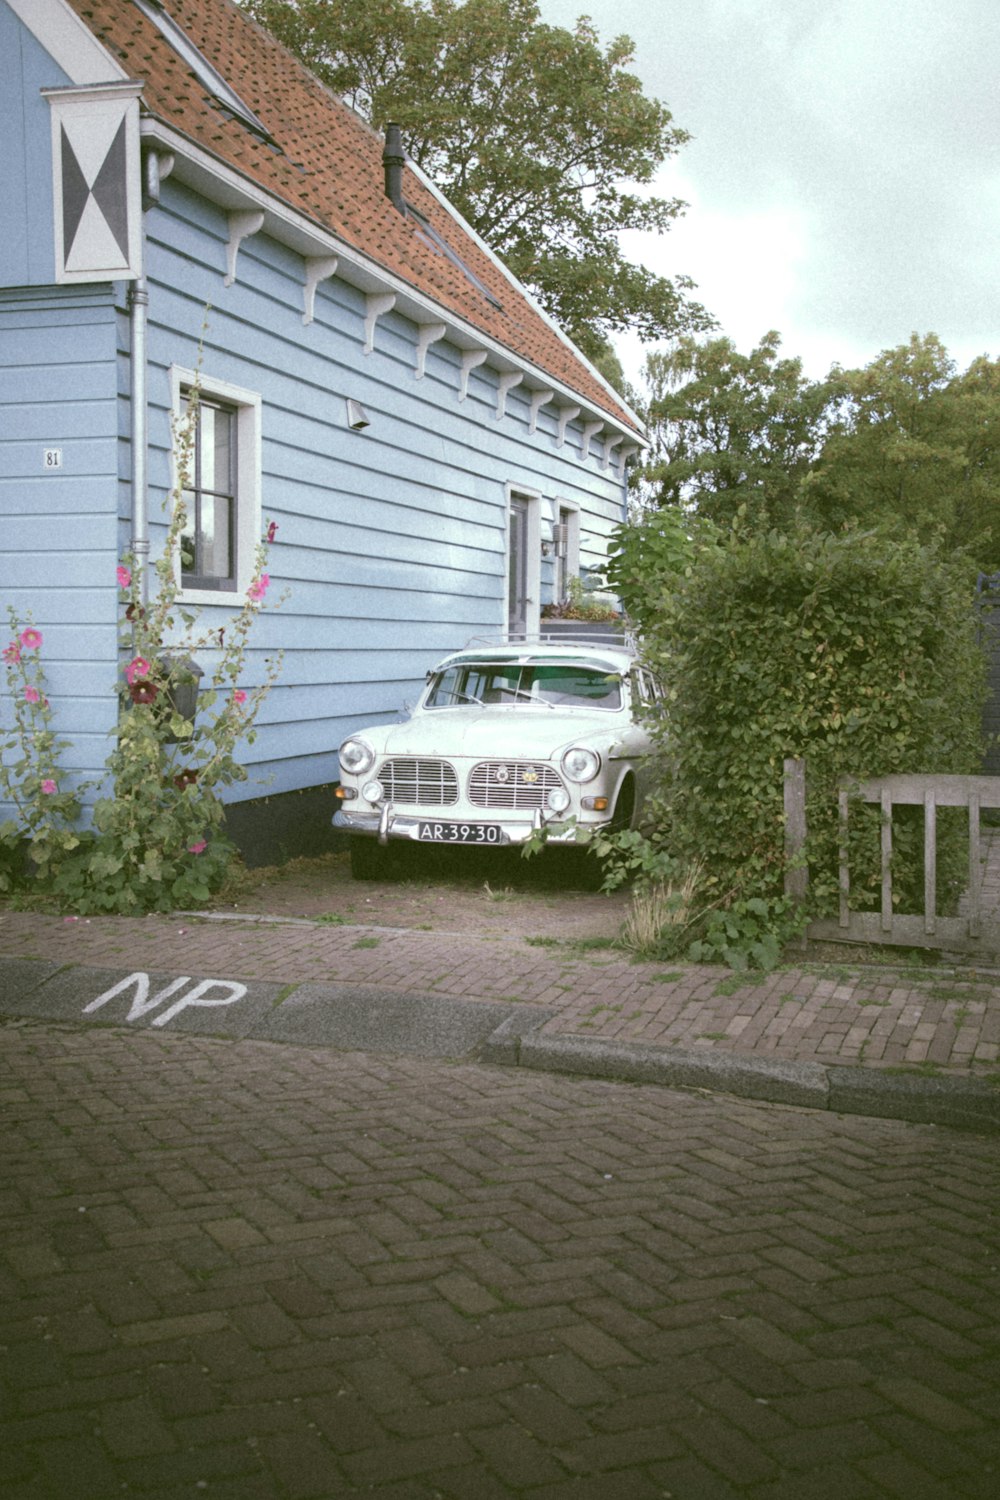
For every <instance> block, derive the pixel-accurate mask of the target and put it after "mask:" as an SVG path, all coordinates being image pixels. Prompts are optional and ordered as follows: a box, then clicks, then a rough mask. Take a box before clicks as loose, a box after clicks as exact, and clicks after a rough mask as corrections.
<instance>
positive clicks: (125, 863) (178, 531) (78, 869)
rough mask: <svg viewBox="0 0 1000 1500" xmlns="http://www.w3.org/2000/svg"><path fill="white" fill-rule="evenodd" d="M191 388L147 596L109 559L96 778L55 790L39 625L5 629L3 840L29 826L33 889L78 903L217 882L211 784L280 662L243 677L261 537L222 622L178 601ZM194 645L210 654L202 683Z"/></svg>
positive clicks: (197, 894) (228, 857) (149, 900)
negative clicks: (105, 728) (116, 608)
mask: <svg viewBox="0 0 1000 1500" xmlns="http://www.w3.org/2000/svg"><path fill="white" fill-rule="evenodd" d="M197 400H198V395H197V389H196V390H195V391H194V393H193V394H192V397H191V401H190V403H189V407H188V410H187V412H186V413H185V416H184V418H183V419H182V420H181V422H180V423H179V424H178V426H177V429H176V431H175V447H176V452H177V471H178V477H177V483H176V487H175V489H174V491H173V493H172V496H171V517H170V523H169V526H168V529H167V536H166V543H165V546H164V549H163V553H162V555H161V556H160V558H159V559H158V560H157V562H156V564H155V568H154V570H153V574H154V577H155V581H156V588H155V591H151V597H150V598H149V600H148V601H146V600H145V599H144V591H143V590H142V588H141V578H140V574H139V570H138V568H137V567H136V565H135V561H134V559H132V558H131V557H125V558H123V559H122V560H121V562H120V563H119V564H118V567H117V579H118V586H119V591H120V601H121V626H120V633H119V647H120V651H121V659H122V662H123V667H122V670H121V672H120V675H119V681H118V695H119V715H118V721H117V724H116V726H115V728H114V730H113V731H112V733H113V736H114V745H113V748H112V750H111V753H110V755H109V756H108V759H107V761H106V776H105V778H104V780H103V781H102V783H100V785H99V786H96V787H95V784H94V783H89V784H85V785H84V786H81V787H78V788H76V789H75V792H72V793H71V792H69V791H68V790H67V791H66V792H63V791H61V790H60V786H61V781H60V777H59V775H58V769H57V766H56V758H57V755H58V752H59V751H60V750H61V749H62V748H64V742H60V741H57V740H56V739H55V737H54V736H53V734H52V732H51V728H50V725H49V714H50V709H49V706H48V700H47V698H46V697H45V694H44V691H43V689H42V687H41V685H40V681H39V680H37V674H38V673H39V671H40V666H39V665H38V663H37V658H36V657H35V656H33V655H32V654H31V653H32V651H33V650H34V649H35V647H34V638H35V637H38V641H37V644H38V645H40V644H41V637H40V634H39V632H37V631H35V630H34V629H33V627H30V626H29V627H27V628H25V629H23V630H21V632H20V634H17V627H16V622H14V621H13V619H12V624H14V625H15V640H14V641H12V642H11V644H10V646H8V648H7V651H6V652H5V653H4V655H5V658H6V659H7V666H8V678H9V679H11V677H12V674H13V677H14V681H13V688H14V689H15V691H14V693H13V696H14V699H15V711H14V717H15V722H14V728H13V731H12V735H11V739H12V743H13V747H14V748H13V752H12V755H8V756H7V757H6V758H5V766H4V770H3V778H4V779H3V787H4V790H5V792H6V793H7V797H8V799H9V800H10V801H11V802H13V804H14V806H15V807H16V808H17V810H18V813H19V815H20V827H17V826H16V825H15V828H14V830H13V831H12V830H11V827H10V825H6V826H5V830H0V834H2V836H3V837H4V840H5V843H6V845H7V847H8V848H9V847H10V844H11V841H13V840H16V839H18V838H20V839H24V838H25V837H27V839H28V841H29V844H28V848H29V854H30V871H31V874H32V875H33V881H32V884H33V886H34V888H35V889H36V890H42V891H48V892H51V893H52V894H55V895H56V896H58V897H59V898H61V899H62V900H63V901H64V902H65V903H66V904H68V905H69V906H71V907H72V909H73V910H74V911H77V912H80V913H91V912H118V913H123V914H134V913H139V912H146V911H160V910H170V909H173V908H176V907H183V906H197V905H201V904H203V903H204V902H205V901H206V900H208V898H209V896H210V895H211V894H212V892H213V891H215V890H217V889H218V888H219V887H220V886H221V885H222V883H223V881H224V880H225V878H226V875H227V872H228V870H229V868H230V864H231V862H232V859H233V856H234V853H235V850H234V846H233V845H232V843H231V842H230V841H229V840H228V839H227V838H226V836H225V834H224V831H223V822H224V806H223V803H222V800H221V797H220V795H219V792H220V790H221V789H222V788H223V787H225V786H228V785H231V784H232V783H234V782H238V781H242V780H245V778H246V774H247V773H246V770H245V769H244V767H243V766H242V765H241V764H240V762H239V760H238V759H237V755H236V752H237V747H238V746H239V745H240V744H241V743H247V744H249V743H252V742H253V740H254V737H255V729H254V724H255V720H256V717H257V715H258V713H259V711H260V708H261V706H262V704H263V702H264V700H265V698H266V697H267V695H268V693H269V692H270V690H271V688H272V686H273V684H274V682H275V680H276V678H277V675H278V672H279V670H280V663H281V658H280V655H279V656H276V657H273V658H270V659H267V660H266V661H265V662H264V667H263V672H262V673H261V674H259V677H258V681H257V682H256V683H254V684H252V685H250V686H246V687H244V686H243V682H244V680H245V675H246V672H247V668H248V652H249V643H250V633H251V630H252V628H253V625H254V622H255V620H256V618H257V616H258V614H259V612H260V611H261V609H262V608H264V607H265V595H266V594H267V591H268V588H269V585H270V579H269V575H268V574H267V572H266V571H265V566H266V556H267V549H266V545H265V544H264V543H261V544H260V546H259V547H258V552H257V558H256V566H255V569H254V572H253V576H252V578H251V582H250V585H249V588H248V590H247V594H246V597H245V599H244V601H243V604H242V607H241V608H240V609H239V610H238V611H237V612H236V614H235V615H234V616H232V617H230V619H229V620H228V623H227V624H226V625H224V626H221V627H219V626H213V627H212V628H211V629H208V630H202V631H199V629H198V623H199V617H198V613H197V612H193V611H191V610H189V609H188V608H186V607H185V606H184V605H183V604H182V603H181V602H180V599H179V594H180V576H181V570H180V565H179V554H180V549H181V546H182V539H183V536H184V534H185V529H186V526H187V519H188V518H187V509H186V506H185V502H184V493H185V490H186V489H187V486H188V482H189V471H190V460H191V452H192V443H193V432H194V422H195V419H196V411H197ZM269 530H270V533H271V536H273V531H274V528H273V527H272V528H269ZM194 655H198V656H200V657H201V658H202V659H203V660H205V659H208V660H211V661H212V663H213V666H212V669H211V675H210V678H209V682H208V685H207V686H206V688H205V689H204V690H203V691H201V692H200V693H198V692H197V691H196V688H197V677H196V673H195V669H194V667H193V663H192V660H191V658H192V657H193V656H194ZM19 686H20V688H21V692H20V698H18V694H17V691H16V689H17V687H19ZM185 688H188V689H189V690H191V691H190V692H189V695H188V696H189V698H190V702H191V706H192V710H193V711H192V712H191V714H190V716H185V714H183V713H182V712H181V711H180V705H181V703H182V702H183V701H184V697H183V690H184V689H185ZM195 705H196V706H195ZM10 748H11V747H10V746H8V750H10ZM7 762H9V763H7ZM93 790H97V791H98V792H99V793H100V795H98V797H97V799H96V801H95V802H94V804H93V808H92V823H91V826H90V827H89V828H79V827H77V822H78V819H79V815H80V810H81V803H82V799H83V797H84V796H85V794H86V793H87V792H89V791H93ZM10 864H11V862H10V861H7V865H8V869H7V874H6V877H5V878H6V879H7V880H8V883H10V882H11V881H12V879H13V877H12V875H11V872H10Z"/></svg>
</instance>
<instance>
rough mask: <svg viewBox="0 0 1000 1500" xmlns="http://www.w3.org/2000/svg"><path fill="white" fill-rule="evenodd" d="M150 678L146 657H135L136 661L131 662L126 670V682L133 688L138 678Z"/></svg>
mask: <svg viewBox="0 0 1000 1500" xmlns="http://www.w3.org/2000/svg"><path fill="white" fill-rule="evenodd" d="M148 676H149V662H148V661H146V659H145V657H142V656H137V657H135V659H134V660H133V661H130V662H129V664H128V666H127V667H126V668H125V677H126V680H127V682H128V685H129V687H131V686H132V684H133V682H135V680H136V678H137V677H148Z"/></svg>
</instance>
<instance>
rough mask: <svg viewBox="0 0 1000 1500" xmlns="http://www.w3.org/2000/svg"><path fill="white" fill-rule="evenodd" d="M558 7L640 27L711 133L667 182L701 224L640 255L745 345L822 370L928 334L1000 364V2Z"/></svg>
mask: <svg viewBox="0 0 1000 1500" xmlns="http://www.w3.org/2000/svg"><path fill="white" fill-rule="evenodd" d="M539 3H540V8H541V13H542V18H543V19H544V20H546V21H550V22H552V23H554V24H557V25H568V26H572V24H573V22H574V21H575V20H576V18H577V17H578V16H579V15H589V16H590V17H591V18H592V20H593V22H594V24H595V26H596V27H597V29H598V31H599V33H600V35H601V39H602V41H605V42H606V41H608V40H609V39H610V38H611V37H613V36H616V35H619V34H620V33H622V32H625V33H627V34H628V35H629V36H631V37H632V38H633V40H634V41H635V43H636V61H635V64H634V71H635V72H636V73H637V74H638V75H639V77H640V78H641V79H642V83H643V87H644V90H645V92H646V93H647V94H650V95H654V96H655V97H657V98H659V99H661V100H663V101H664V103H666V104H667V106H668V107H669V108H670V110H671V112H672V114H673V116H674V121H675V123H676V124H678V125H680V126H682V127H683V128H684V129H685V130H687V131H689V132H690V134H691V136H692V137H693V139H692V140H691V141H690V142H689V143H688V144H687V145H686V146H684V147H683V148H682V149H681V151H680V153H679V155H678V156H677V157H676V158H674V162H673V164H672V165H671V166H669V167H668V168H667V169H666V170H665V171H664V172H663V174H662V176H661V177H660V179H659V180H658V183H657V190H658V191H659V192H661V193H662V194H663V195H664V196H671V197H672V196H677V197H681V198H683V199H685V200H686V201H687V202H688V203H689V204H690V208H689V209H688V211H687V214H686V216H685V218H684V219H683V220H682V221H681V222H680V223H678V224H677V225H676V226H675V228H673V229H672V230H671V231H670V232H669V233H668V234H666V235H664V236H661V237H654V236H649V235H629V236H627V246H626V248H627V252H628V254H629V256H630V257H631V258H632V259H635V260H640V261H642V262H644V263H645V264H646V265H647V266H649V267H650V268H651V269H652V270H654V271H657V272H661V273H663V274H665V275H671V274H673V273H675V272H687V274H689V275H690V276H692V277H693V279H694V280H695V281H696V282H697V283H698V287H699V290H698V293H697V294H696V295H697V296H698V297H699V298H700V300H701V301H703V302H704V303H705V304H706V306H707V307H708V308H709V310H710V311H711V312H712V313H713V314H714V315H715V317H716V318H717V319H718V321H719V323H720V325H721V330H722V332H724V333H725V334H727V335H728V336H729V337H730V338H732V339H733V341H734V342H735V343H736V345H737V347H738V348H740V349H743V350H748V349H750V348H752V347H753V345H754V344H755V343H756V342H757V340H758V339H759V338H760V336H761V335H762V334H763V333H765V332H766V331H767V330H768V329H769V328H776V329H777V330H778V331H779V333H780V334H781V335H782V348H783V352H784V353H785V354H788V355H799V356H801V358H802V360H803V363H804V365H805V368H806V372H807V373H808V374H810V375H812V376H820V375H825V374H826V372H827V370H828V369H829V367H830V365H831V364H832V363H833V362H834V361H838V362H839V363H841V364H843V365H845V366H847V367H852V366H857V365H862V364H867V363H868V361H869V360H871V359H873V358H874V357H875V356H876V355H877V354H878V353H879V351H880V350H882V349H886V348H892V347H894V346H895V345H897V344H900V343H904V342H905V341H906V340H908V339H909V336H910V334H911V332H914V331H916V332H920V333H926V332H929V331H930V332H934V333H937V334H938V335H939V336H940V337H941V339H942V340H943V342H944V344H945V345H946V347H947V348H948V350H949V352H950V353H951V355H952V356H953V358H954V359H955V360H956V361H957V363H958V365H959V368H960V369H964V368H965V366H966V365H967V364H968V363H969V361H970V360H971V359H973V358H974V357H975V356H976V355H977V354H989V355H990V356H991V357H992V358H997V357H998V356H1000V139H998V137H1000V131H998V123H1000V0H539ZM620 352H621V353H622V354H623V357H624V358H625V362H626V364H627V366H628V372H629V374H630V375H633V377H634V375H635V373H636V372H637V369H638V365H639V363H641V357H642V356H641V352H639V351H638V350H637V347H636V348H624V347H623V348H622V349H621V350H620Z"/></svg>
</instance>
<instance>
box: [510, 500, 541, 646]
mask: <svg viewBox="0 0 1000 1500" xmlns="http://www.w3.org/2000/svg"><path fill="white" fill-rule="evenodd" d="M512 500H524V501H526V502H527V506H528V528H527V529H528V535H527V539H526V542H525V545H526V547H527V550H528V556H527V566H526V568H525V579H524V587H525V593H526V599H525V623H524V628H525V631H526V633H527V634H528V635H529V636H530V635H537V634H538V632H539V630H540V629H541V624H542V614H541V610H542V606H541V597H542V496H541V494H540V492H539V491H538V490H530V489H526V488H525V487H524V485H522V484H507V485H506V486H505V487H504V561H505V571H504V603H503V610H504V613H503V619H504V631H505V632H506V622H507V586H508V581H509V579H510V520H509V517H510V503H511V501H512Z"/></svg>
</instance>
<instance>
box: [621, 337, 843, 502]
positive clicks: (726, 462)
mask: <svg viewBox="0 0 1000 1500" xmlns="http://www.w3.org/2000/svg"><path fill="white" fill-rule="evenodd" d="M780 346H781V339H780V337H779V335H778V334H777V333H775V332H771V333H766V334H765V335H764V337H763V338H762V339H761V341H760V343H759V344H758V345H757V347H756V348H755V349H753V350H752V351H751V352H750V353H749V354H740V353H739V351H738V350H737V349H736V346H735V345H734V344H733V342H732V340H731V339H728V338H716V339H711V340H709V341H707V342H705V343H699V342H698V341H697V340H696V339H694V338H692V337H690V336H687V337H684V338H682V339H680V340H679V341H678V342H677V344H676V345H675V346H674V348H672V349H670V350H668V351H666V352H664V351H656V352H654V353H652V354H650V355H648V356H647V359H646V379H647V383H648V385H649V389H650V395H651V400H650V405H649V421H650V426H651V429H652V437H653V456H652V458H651V460H650V461H649V462H648V463H647V464H646V465H645V467H644V470H643V481H644V485H645V487H646V490H647V494H648V496H649V498H650V499H651V500H652V501H653V502H654V503H656V504H658V505H678V504H682V505H684V506H686V507H689V508H692V507H693V508H695V509H696V510H697V511H698V513H699V514H700V515H703V516H707V517H709V518H711V519H712V520H714V521H717V522H723V523H724V522H727V521H730V520H732V518H733V517H734V516H735V514H736V512H737V510H739V509H740V507H743V508H744V510H745V512H746V514H747V515H748V516H750V517H751V518H752V520H753V521H754V522H755V523H756V524H758V525H764V526H775V525H777V526H782V525H787V524H789V523H790V522H791V520H792V517H793V515H794V512H795V508H796V505H797V503H798V492H799V486H800V484H801V482H802V480H803V478H804V477H805V475H806V474H807V473H808V472H809V469H810V466H811V465H812V464H813V463H814V462H815V459H816V457H817V455H818V453H819V451H820V448H821V444H822V435H823V428H824V419H825V414H826V409H827V403H828V392H827V388H826V386H825V385H822V384H818V383H816V382H813V381H809V380H807V379H806V378H805V377H804V376H803V374H802V361H801V360H799V359H782V358H781V357H780V356H779V350H780Z"/></svg>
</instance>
